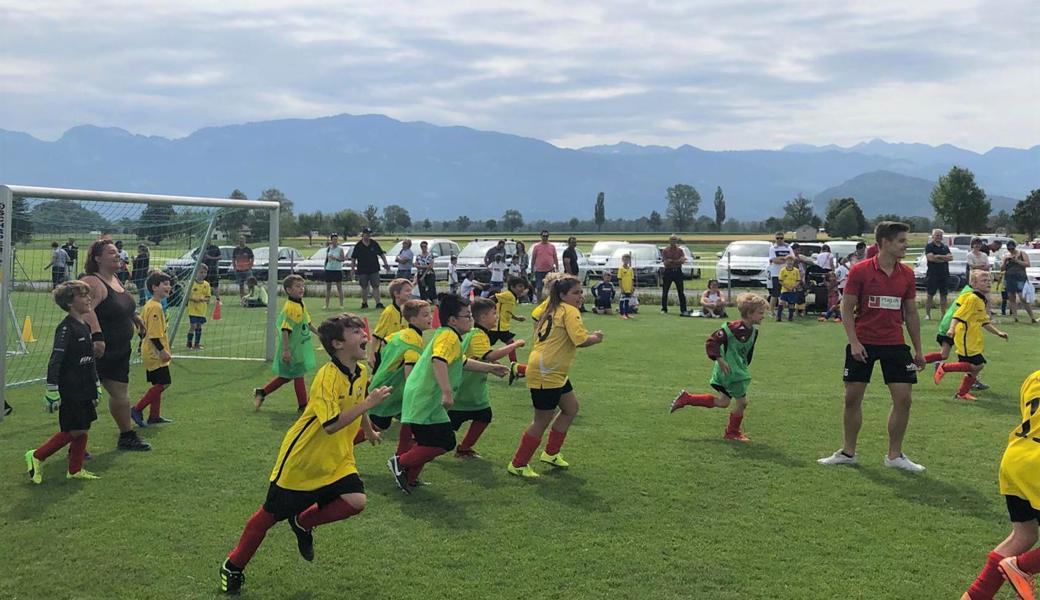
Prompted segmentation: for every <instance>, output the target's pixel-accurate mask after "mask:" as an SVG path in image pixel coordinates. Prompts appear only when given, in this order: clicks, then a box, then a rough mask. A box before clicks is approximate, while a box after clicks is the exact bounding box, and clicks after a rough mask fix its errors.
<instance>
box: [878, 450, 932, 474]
mask: <svg viewBox="0 0 1040 600" xmlns="http://www.w3.org/2000/svg"><path fill="white" fill-rule="evenodd" d="M885 466H886V467H888V468H890V469H902V470H904V471H910V472H911V473H920V472H921V471H924V467H923V466H921V465H919V464H917V463H915V462H914V461H912V460H910V459H909V458H907V457H906V455H905V454H900V455H899V457H898V458H889V457H887V456H886V457H885Z"/></svg>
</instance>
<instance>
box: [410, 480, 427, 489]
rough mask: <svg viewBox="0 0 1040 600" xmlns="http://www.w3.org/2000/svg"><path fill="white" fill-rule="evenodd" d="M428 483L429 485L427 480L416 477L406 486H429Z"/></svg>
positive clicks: (414, 487)
mask: <svg viewBox="0 0 1040 600" xmlns="http://www.w3.org/2000/svg"><path fill="white" fill-rule="evenodd" d="M429 485H430V482H429V481H423V480H422V479H416V480H415V481H413V482H411V483H409V484H408V487H410V488H412V489H413V490H414V489H416V488H421V487H429Z"/></svg>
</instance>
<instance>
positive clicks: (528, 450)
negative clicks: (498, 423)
mask: <svg viewBox="0 0 1040 600" xmlns="http://www.w3.org/2000/svg"><path fill="white" fill-rule="evenodd" d="M541 445H542V438H536V437H532V436H530V435H528V434H527V431H524V433H523V435H521V436H520V446H519V447H517V449H516V454H514V455H513V466H514V467H522V466H524V465H526V464H527V463H529V462H531V457H532V456H534V451H535V450H537V449H538V446H541Z"/></svg>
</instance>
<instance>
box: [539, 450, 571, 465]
mask: <svg viewBox="0 0 1040 600" xmlns="http://www.w3.org/2000/svg"><path fill="white" fill-rule="evenodd" d="M538 460H540V461H542V462H543V463H548V464H550V465H552V466H554V467H559V468H561V469H566V468H567V467H569V466H571V463H569V462H567V461H565V460H563V456H561V455H560V453H559V452H557V453H556V454H549V453H548V452H546V451H544V450H543V451H542V456H541V458H539V459H538Z"/></svg>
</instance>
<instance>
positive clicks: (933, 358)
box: [924, 352, 942, 364]
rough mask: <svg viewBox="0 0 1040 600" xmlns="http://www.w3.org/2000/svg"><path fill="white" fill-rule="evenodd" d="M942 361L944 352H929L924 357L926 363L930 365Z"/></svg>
mask: <svg viewBox="0 0 1040 600" xmlns="http://www.w3.org/2000/svg"><path fill="white" fill-rule="evenodd" d="M940 360H942V352H929V353H928V354H925V355H924V362H926V363H929V364H930V363H933V362H939V361H940Z"/></svg>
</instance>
